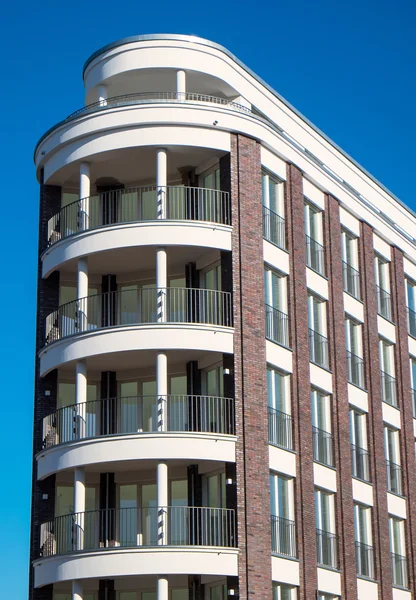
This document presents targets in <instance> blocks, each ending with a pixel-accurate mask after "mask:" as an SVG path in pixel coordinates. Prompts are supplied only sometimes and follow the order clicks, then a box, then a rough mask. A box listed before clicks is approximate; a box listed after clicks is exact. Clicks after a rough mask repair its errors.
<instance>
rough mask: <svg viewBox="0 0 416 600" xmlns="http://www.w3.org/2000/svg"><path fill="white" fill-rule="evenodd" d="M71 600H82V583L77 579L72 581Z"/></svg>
mask: <svg viewBox="0 0 416 600" xmlns="http://www.w3.org/2000/svg"><path fill="white" fill-rule="evenodd" d="M72 600H83V593H82V582H81V581H79V580H77V579H74V580H73V581H72Z"/></svg>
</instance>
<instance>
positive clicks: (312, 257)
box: [305, 235, 325, 275]
mask: <svg viewBox="0 0 416 600" xmlns="http://www.w3.org/2000/svg"><path fill="white" fill-rule="evenodd" d="M305 238H306V266H307V267H310V268H311V269H313V270H314V271H316V272H317V273H319V275H325V249H324V247H323V246H322V244H320V243H319V242H317V241H316V240H314V239H313V238H311V237H309V235H306V236H305Z"/></svg>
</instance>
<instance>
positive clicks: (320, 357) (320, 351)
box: [309, 329, 329, 369]
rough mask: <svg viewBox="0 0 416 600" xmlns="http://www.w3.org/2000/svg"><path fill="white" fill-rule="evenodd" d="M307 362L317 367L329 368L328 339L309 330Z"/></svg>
mask: <svg viewBox="0 0 416 600" xmlns="http://www.w3.org/2000/svg"><path fill="white" fill-rule="evenodd" d="M309 360H310V361H311V362H312V363H315V364H316V365H318V366H319V367H324V368H325V369H328V368H329V344H328V338H326V337H325V336H323V335H321V334H320V333H318V332H317V331H314V330H313V329H309Z"/></svg>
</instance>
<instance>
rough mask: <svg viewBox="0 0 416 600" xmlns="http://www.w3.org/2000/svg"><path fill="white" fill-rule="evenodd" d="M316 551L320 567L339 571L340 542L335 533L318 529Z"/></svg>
mask: <svg viewBox="0 0 416 600" xmlns="http://www.w3.org/2000/svg"><path fill="white" fill-rule="evenodd" d="M316 551H317V562H318V565H324V566H326V567H332V568H333V569H338V540H337V536H336V534H335V533H329V532H328V531H322V529H317V530H316Z"/></svg>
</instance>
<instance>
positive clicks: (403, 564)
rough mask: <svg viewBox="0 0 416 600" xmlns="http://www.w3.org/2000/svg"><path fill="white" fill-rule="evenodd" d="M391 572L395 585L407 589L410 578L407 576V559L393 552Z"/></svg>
mask: <svg viewBox="0 0 416 600" xmlns="http://www.w3.org/2000/svg"><path fill="white" fill-rule="evenodd" d="M391 571H392V576H393V585H397V586H398V587H403V588H407V587H408V586H409V578H408V575H407V557H406V556H401V555H400V554H394V553H393V552H391Z"/></svg>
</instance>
